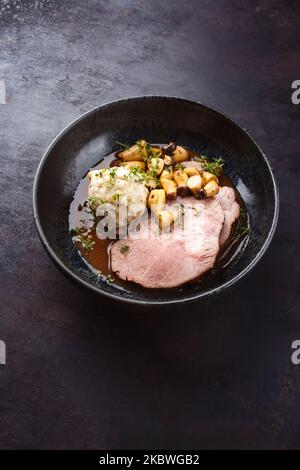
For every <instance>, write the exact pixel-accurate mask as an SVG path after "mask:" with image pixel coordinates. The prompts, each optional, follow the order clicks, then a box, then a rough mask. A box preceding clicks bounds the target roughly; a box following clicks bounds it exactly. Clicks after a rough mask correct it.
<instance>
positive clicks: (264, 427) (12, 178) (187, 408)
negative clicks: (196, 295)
mask: <svg viewBox="0 0 300 470" xmlns="http://www.w3.org/2000/svg"><path fill="white" fill-rule="evenodd" d="M0 28H1V32H0V78H1V79H5V81H6V85H7V94H8V103H7V105H0V119H1V126H0V142H1V144H0V155H1V168H0V175H1V228H0V231H1V232H0V233H1V245H0V253H1V284H0V285H1V304H0V305H1V309H0V338H1V339H3V340H5V341H6V343H7V364H6V365H5V366H0V447H1V448H47V449H53V448H59V449H62V448H89V449H91V448H102V449H103V448H105V449H106V448H110V449H114V448H121V449H125V448H163V447H167V448H173V449H182V448H236V447H237V448H286V447H289V448H291V447H293V448H295V447H300V435H299V433H300V407H299V404H300V402H299V385H300V366H299V368H297V367H296V366H293V365H292V364H291V361H290V355H291V343H292V341H293V340H294V339H298V338H299V339H300V318H299V315H300V311H299V300H300V296H299V255H300V253H299V243H298V232H299V203H298V198H299V177H300V171H299V158H298V156H299V155H298V150H299V117H300V105H299V106H298V107H297V106H295V105H293V104H292V102H291V83H292V81H293V80H296V79H300V60H299V52H300V5H299V2H297V1H296V0H294V1H271V0H266V1H258V0H256V1H221V0H216V1H213V2H212V1H206V0H200V1H179V0H172V1H171V0H170V1H158V0H150V1H149V0H148V1H144V2H142V1H130V0H127V1H121V0H118V1H95V0H94V1H93V0H84V1H79V0H75V1H59V0H56V1H55V0H48V1H47V0H45V1H35V0H28V1H25V0H24V1H18V0H11V1H4V0H0ZM140 94H169V95H177V96H183V97H187V98H191V99H196V100H199V101H202V102H204V103H207V104H210V105H212V106H215V107H217V108H219V109H221V110H223V111H225V112H226V113H228V114H229V115H230V116H231V117H232V118H233V119H235V120H237V121H238V122H239V123H240V124H241V125H242V126H243V127H245V128H246V129H247V130H248V131H249V132H250V133H251V134H252V135H253V136H254V138H256V139H257V141H258V142H259V143H260V144H261V146H262V147H263V149H264V150H265V151H266V153H267V155H268V157H269V159H270V161H271V164H272V166H273V168H274V171H275V175H276V176H277V181H278V183H279V189H280V196H281V213H280V220H279V226H278V230H277V233H276V235H275V238H274V241H273V243H272V245H271V247H270V248H269V250H268V252H267V254H266V255H265V257H264V259H263V260H262V261H261V262H260V263H259V265H258V266H257V267H256V268H255V270H254V271H253V272H252V273H251V274H250V275H249V276H248V277H247V279H246V280H244V281H242V282H241V283H240V284H239V285H238V286H237V287H236V288H235V289H233V290H231V291H229V292H228V293H227V294H225V295H224V296H223V297H219V298H217V299H215V300H214V301H213V302H211V303H210V304H201V303H199V305H197V306H196V307H194V308H192V309H186V310H184V309H182V308H179V307H178V308H177V309H174V315H161V314H160V313H159V312H154V311H153V312H148V313H147V314H138V313H134V312H124V311H122V310H118V309H117V308H116V307H115V306H112V305H110V304H107V303H104V301H103V302H102V301H100V302H99V299H98V298H97V299H96V298H95V297H94V296H92V295H91V294H90V293H89V292H85V291H82V290H81V289H80V288H79V287H77V286H75V285H73V284H71V282H70V281H68V280H67V279H65V278H64V277H63V275H62V274H61V273H60V272H59V271H58V270H57V269H56V267H55V266H54V265H53V264H52V262H51V261H50V260H49V259H48V257H47V255H46V253H45V252H44V250H43V248H42V246H41V244H40V242H39V240H38V237H37V234H36V231H35V227H34V222H33V218H32V209H31V205H32V184H33V178H34V175H35V171H36V168H37V165H38V163H39V160H40V158H41V155H42V152H43V151H44V149H45V148H46V146H47V145H48V144H49V143H50V141H51V139H52V138H53V137H54V136H55V135H56V134H57V133H58V132H59V131H60V130H61V129H62V128H63V127H64V126H65V125H66V124H68V123H69V121H71V120H72V119H73V118H75V117H77V116H79V115H80V114H81V113H83V112H84V111H86V110H88V109H90V108H92V107H94V106H96V105H99V104H101V103H104V102H107V101H109V100H114V99H117V98H123V97H128V96H134V95H140ZM49 197H51V195H50V196H49Z"/></svg>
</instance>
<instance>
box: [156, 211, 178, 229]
mask: <svg viewBox="0 0 300 470" xmlns="http://www.w3.org/2000/svg"><path fill="white" fill-rule="evenodd" d="M156 215H157V220H158V225H159V228H160V229H161V230H170V227H171V225H172V224H173V223H174V220H175V215H174V214H173V212H172V211H159V212H157V214H156Z"/></svg>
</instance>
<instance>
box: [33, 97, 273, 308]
mask: <svg viewBox="0 0 300 470" xmlns="http://www.w3.org/2000/svg"><path fill="white" fill-rule="evenodd" d="M145 98H146V99H162V100H172V101H173V100H174V101H179V102H182V103H187V104H191V105H197V106H200V107H202V108H206V109H207V110H209V111H212V112H214V113H216V114H219V115H221V116H222V117H223V118H224V119H226V120H227V121H229V122H230V123H231V124H232V125H233V126H235V127H237V128H238V130H239V131H241V132H242V133H244V134H245V136H246V137H247V138H248V139H249V140H250V141H251V142H252V143H253V144H254V146H255V147H256V148H257V150H258V151H259V153H260V154H261V156H262V157H263V159H264V161H265V163H266V165H267V168H268V170H269V174H270V176H271V180H272V184H273V191H274V211H273V219H272V224H271V227H270V230H269V232H268V235H267V237H266V239H265V241H264V243H263V245H262V246H261V248H260V250H259V251H258V253H257V254H256V256H255V257H254V258H253V260H252V261H251V262H250V263H249V264H248V266H247V267H246V268H245V269H243V270H242V271H241V272H240V273H238V274H237V275H236V276H234V277H233V278H232V279H230V280H229V281H227V282H226V283H224V284H221V285H220V286H218V287H212V288H211V289H209V290H207V291H205V292H201V293H199V294H196V295H193V296H191V297H188V298H183V299H166V300H154V299H153V300H152V299H151V300H143V299H132V298H127V297H122V296H119V295H117V294H114V293H110V292H107V291H104V290H101V289H100V288H98V287H96V286H93V285H92V284H90V283H89V282H87V281H85V280H84V279H82V278H80V277H79V276H77V274H75V273H74V272H73V271H72V270H71V269H69V268H68V267H67V266H66V265H65V264H64V263H63V261H61V259H60V258H59V256H57V254H56V253H55V251H54V250H53V249H52V248H51V246H50V244H49V242H48V240H47V236H46V234H45V232H44V230H43V228H42V224H41V222H40V219H39V211H38V186H39V181H40V176H41V173H42V170H43V167H44V165H45V162H46V160H47V158H48V156H49V154H50V153H51V151H52V149H53V148H54V147H55V146H56V144H57V143H58V142H59V140H60V139H61V138H62V137H63V136H64V135H65V134H66V133H67V132H68V131H69V130H70V129H71V128H73V127H74V126H75V125H76V124H77V123H79V122H80V121H82V120H83V119H84V118H85V117H86V116H88V115H90V114H93V113H95V112H97V111H98V110H99V109H103V108H106V107H109V106H111V105H112V104H117V103H125V102H128V101H139V100H144V99H145ZM278 216H279V191H278V186H277V184H276V180H275V177H274V174H273V171H272V168H271V164H270V162H269V160H268V159H267V157H266V154H265V152H264V151H263V150H262V148H261V147H260V145H259V144H258V143H257V142H256V141H255V139H254V138H253V137H252V136H251V135H250V134H249V133H248V131H246V129H245V128H244V127H243V126H241V125H240V124H238V123H237V122H235V121H234V120H233V119H231V118H230V117H229V116H228V115H227V114H226V113H224V112H223V111H220V110H219V109H217V108H215V107H213V106H210V105H208V104H205V103H203V102H199V101H197V100H192V99H187V98H182V97H178V96H169V95H151V94H150V95H138V96H132V97H128V98H122V99H116V100H113V101H109V102H106V103H103V104H101V105H99V106H95V107H93V108H92V109H90V110H88V111H86V112H85V113H83V114H81V115H80V116H78V117H77V118H75V119H73V121H71V122H70V123H69V124H67V125H66V126H65V127H64V128H63V129H62V130H61V131H60V132H59V133H58V134H57V135H56V137H54V139H53V140H52V141H51V143H50V144H49V145H48V147H47V148H46V150H45V151H44V153H43V156H42V158H41V160H40V162H39V165H38V167H37V170H36V174H35V178H34V183H33V217H34V221H35V225H36V228H37V232H38V235H39V238H40V240H41V242H42V245H43V246H44V248H45V250H46V252H47V253H48V254H49V255H50V258H51V259H52V260H53V261H54V262H55V264H56V265H57V266H58V267H59V268H60V269H61V270H62V271H63V272H64V273H66V274H67V275H68V276H70V277H71V279H73V280H75V281H76V282H78V283H79V284H81V285H82V286H83V287H85V288H87V289H90V290H92V291H93V292H95V293H97V294H99V295H104V296H105V297H107V298H109V299H112V300H116V301H119V302H125V303H126V304H135V305H141V306H146V305H147V306H151V305H161V306H163V305H172V304H183V303H184V304H188V303H192V302H195V301H197V300H200V299H207V298H210V297H211V296H212V295H213V294H217V293H221V292H223V291H225V290H226V289H227V288H229V287H231V286H233V285H234V284H236V283H237V282H238V281H239V280H240V279H242V278H243V277H244V276H245V275H246V274H247V273H249V272H250V271H251V270H252V269H253V268H254V266H255V265H256V264H257V263H258V261H259V260H260V259H261V258H262V256H263V255H264V254H265V252H266V250H267V248H268V247H269V245H270V243H271V241H272V238H273V236H274V233H275V230H276V227H277V222H278Z"/></svg>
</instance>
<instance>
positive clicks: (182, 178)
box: [173, 170, 189, 196]
mask: <svg viewBox="0 0 300 470" xmlns="http://www.w3.org/2000/svg"><path fill="white" fill-rule="evenodd" d="M173 177H174V181H175V183H176V184H177V192H178V194H179V195H180V196H185V195H186V194H187V192H188V187H187V182H188V179H189V178H188V175H187V174H186V173H185V171H184V170H176V171H174V175H173Z"/></svg>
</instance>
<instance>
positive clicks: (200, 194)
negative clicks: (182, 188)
mask: <svg viewBox="0 0 300 470" xmlns="http://www.w3.org/2000/svg"><path fill="white" fill-rule="evenodd" d="M187 186H188V188H189V189H190V190H191V191H192V193H193V195H194V196H195V197H196V198H197V199H204V198H205V196H206V193H205V191H203V189H202V178H201V176H200V175H194V176H190V177H189V179H188V182H187Z"/></svg>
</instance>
